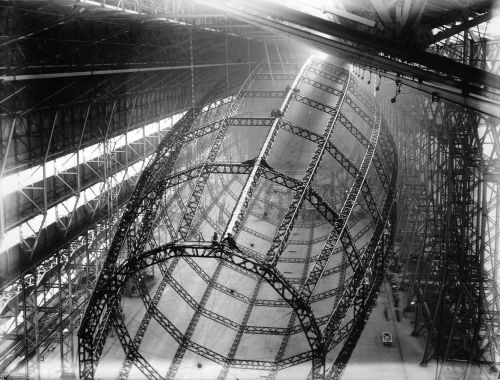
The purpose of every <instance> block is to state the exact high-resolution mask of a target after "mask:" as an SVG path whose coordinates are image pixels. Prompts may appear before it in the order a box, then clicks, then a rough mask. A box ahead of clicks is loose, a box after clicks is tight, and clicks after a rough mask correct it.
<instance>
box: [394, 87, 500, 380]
mask: <svg viewBox="0 0 500 380" xmlns="http://www.w3.org/2000/svg"><path fill="white" fill-rule="evenodd" d="M411 95H412V96H408V97H402V98H401V100H400V106H399V107H398V108H397V109H395V108H394V106H392V107H391V105H389V104H388V103H386V105H385V109H387V110H389V109H390V107H391V109H392V110H391V111H390V113H391V117H390V120H393V123H394V125H396V124H397V125H398V130H397V133H396V135H395V136H396V142H397V145H398V147H399V154H400V156H402V159H401V162H402V165H404V169H403V171H402V176H401V178H400V181H401V182H400V184H399V185H398V188H399V196H398V204H399V205H401V206H400V207H399V213H398V223H397V227H396V231H397V232H398V233H397V240H398V243H397V246H399V252H398V255H399V259H398V260H399V267H400V269H401V270H402V272H403V280H402V281H403V282H402V284H401V287H402V288H407V289H408V290H409V297H408V305H406V307H407V308H408V310H413V311H415V325H414V330H413V334H414V335H420V334H422V332H423V330H424V329H425V331H426V333H427V334H428V337H427V345H426V349H425V352H424V355H423V358H422V363H423V364H426V363H428V362H429V361H430V360H431V359H437V360H438V362H441V363H443V364H442V365H441V366H440V369H439V376H441V374H442V373H443V371H444V363H445V362H446V363H448V362H450V361H451V362H454V361H456V362H462V363H466V366H465V370H464V372H463V373H464V375H463V376H464V377H463V378H464V379H467V378H469V375H470V373H471V372H470V371H471V368H472V367H471V365H472V364H482V363H486V364H489V365H492V366H493V368H494V365H495V363H498V357H499V356H498V343H497V341H498V338H497V334H498V326H499V314H498V295H497V293H496V291H495V290H492V289H496V288H497V285H498V284H496V285H493V284H494V283H495V282H496V280H495V279H496V278H497V276H498V265H497V264H498V260H497V258H498V253H497V252H496V248H494V247H495V244H496V243H495V241H496V239H498V230H497V229H496V228H495V227H493V226H494V222H493V219H492V218H496V215H497V213H496V204H497V201H498V199H497V190H496V184H497V180H496V179H494V178H496V176H495V175H494V174H493V173H495V169H493V167H492V165H493V166H494V165H495V164H494V162H496V155H497V152H496V150H497V149H496V148H495V146H496V145H495V144H496V143H495V142H494V136H495V135H496V134H497V133H498V132H497V127H498V120H497V119H494V118H491V117H488V116H486V115H483V114H479V113H475V112H471V111H468V110H465V109H464V108H461V107H457V106H455V105H453V104H450V103H448V102H443V101H433V99H431V98H429V97H427V96H425V95H422V94H418V93H413V94H411ZM398 101H399V99H398ZM399 108H400V109H401V110H404V112H405V115H404V117H403V116H402V114H401V111H400V110H399ZM408 116H410V117H408ZM416 126H418V128H415V127H416ZM396 267H397V265H396ZM396 270H398V269H396Z"/></svg>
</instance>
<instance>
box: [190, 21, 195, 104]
mask: <svg viewBox="0 0 500 380" xmlns="http://www.w3.org/2000/svg"><path fill="white" fill-rule="evenodd" d="M189 54H190V59H191V108H193V109H194V103H195V99H194V59H193V29H192V28H189Z"/></svg>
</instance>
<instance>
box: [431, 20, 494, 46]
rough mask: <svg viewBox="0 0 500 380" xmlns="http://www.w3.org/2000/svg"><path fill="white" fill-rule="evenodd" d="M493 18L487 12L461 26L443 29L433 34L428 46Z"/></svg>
mask: <svg viewBox="0 0 500 380" xmlns="http://www.w3.org/2000/svg"><path fill="white" fill-rule="evenodd" d="M492 17H493V12H487V13H484V14H482V15H481V16H477V17H476V18H473V19H470V20H466V21H464V22H462V23H461V24H458V25H454V26H451V27H450V28H447V29H444V30H442V31H440V32H438V33H436V34H434V35H433V36H432V38H431V40H430V43H429V44H430V45H432V44H435V43H436V42H439V41H442V40H444V39H446V38H449V37H451V36H454V35H455V34H458V33H460V32H463V31H465V30H467V29H470V28H472V27H474V26H476V25H479V24H481V23H483V22H486V21H489V20H490V19H491V18H492Z"/></svg>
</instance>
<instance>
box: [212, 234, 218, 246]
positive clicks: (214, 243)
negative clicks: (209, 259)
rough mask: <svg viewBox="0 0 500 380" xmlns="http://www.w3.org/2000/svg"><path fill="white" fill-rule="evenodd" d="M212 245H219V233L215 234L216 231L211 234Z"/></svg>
mask: <svg viewBox="0 0 500 380" xmlns="http://www.w3.org/2000/svg"><path fill="white" fill-rule="evenodd" d="M212 245H219V235H217V232H214V234H213V235H212Z"/></svg>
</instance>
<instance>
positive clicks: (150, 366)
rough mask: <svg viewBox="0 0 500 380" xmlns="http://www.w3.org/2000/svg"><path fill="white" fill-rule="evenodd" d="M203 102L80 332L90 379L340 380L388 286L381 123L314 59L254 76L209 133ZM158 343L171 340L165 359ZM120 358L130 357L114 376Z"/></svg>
mask: <svg viewBox="0 0 500 380" xmlns="http://www.w3.org/2000/svg"><path fill="white" fill-rule="evenodd" d="M214 91H217V89H214ZM210 96H213V93H212V94H211V95H210ZM204 101H205V100H204V99H202V100H201V101H200V102H199V103H198V104H197V105H196V106H195V107H194V108H193V109H191V110H190V111H189V112H188V113H187V114H186V115H185V116H184V118H183V119H181V121H180V122H179V123H178V124H177V125H176V126H175V127H174V128H173V130H172V131H171V132H170V133H169V134H168V135H167V136H166V137H165V139H164V141H162V143H161V144H160V146H159V148H158V150H157V152H156V154H155V156H154V158H153V159H152V161H151V163H150V165H149V166H148V167H147V168H146V169H145V171H144V173H143V174H142V176H141V178H140V179H139V182H138V185H137V186H136V189H135V191H134V194H133V195H132V198H131V201H130V202H129V204H128V205H127V207H126V210H125V212H124V215H123V217H122V220H121V222H120V224H119V226H118V230H117V233H116V234H115V238H114V240H113V243H112V245H111V248H110V250H109V252H108V254H107V257H106V260H105V262H104V265H103V268H102V270H101V272H100V274H99V277H98V279H97V284H96V287H95V290H94V292H93V294H92V297H91V300H90V302H89V306H88V308H87V310H86V312H85V315H84V317H83V319H82V323H81V328H80V330H79V334H78V336H79V359H80V377H81V378H84V379H93V378H95V377H106V376H109V374H108V372H103V371H114V372H113V373H114V375H113V377H116V378H119V379H127V378H129V376H133V377H134V378H135V377H137V376H141V373H142V376H144V377H146V378H155V379H163V378H168V379H174V378H176V376H177V375H178V374H180V373H182V374H186V373H187V372H186V371H191V370H190V369H189V368H190V367H189V365H190V364H189V363H193V360H196V361H198V365H197V368H198V369H199V370H201V371H208V372H206V373H207V374H208V373H210V375H208V376H210V377H217V378H218V379H220V380H224V379H227V378H230V377H231V376H233V375H234V376H236V377H237V376H238V373H239V371H263V372H260V373H263V374H265V375H266V376H267V377H268V379H274V378H276V376H277V375H278V374H279V373H280V372H281V371H287V370H288V368H292V367H293V368H294V369H293V370H294V371H296V372H295V376H297V373H298V374H299V376H303V377H304V378H306V377H308V376H311V377H312V378H313V379H323V378H325V376H327V377H329V378H330V377H331V376H335V374H336V373H338V372H339V371H341V370H342V368H343V366H345V363H346V361H347V360H348V357H349V355H350V352H351V351H352V348H353V347H354V345H355V342H356V341H357V339H358V337H359V333H360V331H361V330H362V328H363V325H364V320H365V318H366V315H367V314H368V313H369V310H371V308H372V307H373V301H374V297H375V295H376V293H377V291H378V288H379V287H380V282H381V279H382V276H383V270H384V250H383V244H382V239H383V234H382V231H383V229H384V227H385V225H386V221H387V219H388V218H389V214H390V211H391V207H392V201H393V197H394V188H395V180H396V174H395V173H396V168H397V165H396V160H397V158H396V155H395V153H394V150H393V142H392V138H391V136H390V134H389V133H388V131H387V126H386V124H385V121H384V120H383V118H382V117H381V115H380V112H379V111H378V107H377V105H376V103H375V101H374V100H373V99H372V98H371V97H370V96H369V95H367V94H366V93H364V92H363V90H362V89H361V88H360V87H359V85H357V84H356V80H355V79H354V78H353V77H352V76H351V74H350V73H349V70H347V69H346V68H344V67H342V63H338V62H337V63H332V62H323V61H320V60H318V59H317V58H310V59H308V60H307V61H306V62H305V63H304V64H302V65H298V64H297V63H287V62H280V63H279V64H275V63H272V62H268V64H262V65H260V66H257V67H256V69H255V70H254V71H253V72H251V73H250V74H249V76H248V78H247V80H246V81H245V82H244V84H243V85H242V87H241V88H240V89H239V91H237V92H236V94H235V95H234V96H232V97H231V100H230V102H228V103H226V104H225V105H224V106H221V107H219V109H218V110H217V111H216V112H212V113H211V114H210V117H207V116H205V117H204V118H203V119H201V118H199V114H200V110H201V109H202V108H203V106H204ZM157 231H158V232H160V231H166V233H164V234H161V233H157ZM214 232H216V233H218V234H219V237H225V236H226V235H227V234H228V233H232V234H233V235H234V238H235V240H236V244H237V245H236V246H234V245H233V244H232V243H231V242H230V241H228V242H227V243H226V242H225V241H224V242H221V241H217V239H216V240H215V241H211V239H210V236H211V235H212V234H213V233H214ZM125 243H127V244H125ZM339 243H340V244H339ZM151 268H153V269H151ZM156 268H158V270H156ZM148 273H155V274H154V276H155V277H156V276H157V275H158V273H159V276H160V279H159V282H158V286H155V288H154V291H152V290H149V288H150V285H148V283H147V281H146V278H148V276H151V275H150V274H148ZM121 289H122V290H121ZM123 289H125V291H123ZM127 289H129V290H127ZM130 289H136V290H137V293H136V296H139V299H137V298H134V294H135V293H134V291H130ZM174 305H175V306H174ZM130 308H133V309H134V310H135V308H139V309H137V310H141V309H142V310H144V311H142V314H141V315H144V317H143V318H142V320H140V323H139V327H138V328H135V327H134V328H132V327H131V326H132V325H131V324H130V323H131V322H130V321H129V319H128V318H127V314H128V312H127V310H130ZM183 310H184V311H185V312H186V313H187V314H186V315H185V316H184V317H183V316H182V315H181V314H182V313H183ZM180 313H181V314H180ZM269 321H274V322H273V323H272V324H269V323H268V322H269ZM154 326H156V327H154ZM111 328H112V329H113V330H115V331H116V334H117V338H118V339H117V340H113V339H112V338H110V337H108V334H109V331H110V329H111ZM131 329H134V330H133V331H135V334H132V333H131V331H132V330H131ZM151 329H155V330H154V335H155V336H158V335H165V340H164V342H165V343H161V342H163V340H161V341H158V342H157V343H156V344H159V345H160V346H159V347H157V348H155V349H154V353H152V352H151V347H150V343H149V342H150V340H151V339H153V338H152V335H151V333H150V331H152V330H151ZM157 329H160V330H157ZM215 336H218V337H219V338H218V339H215V338H214V337H215ZM222 336H224V337H228V338H224V339H222V338H220V337H222ZM154 339H156V338H154ZM166 342H170V343H166ZM110 344H111V345H121V346H122V347H123V357H122V358H123V359H121V360H118V361H116V360H114V361H113V363H115V364H114V365H115V367H116V368H115V369H114V370H110V369H109V367H110V363H109V362H108V352H109V349H105V347H108V346H109V345H110ZM164 344H166V345H165V346H163V345H164ZM337 345H343V346H342V348H341V350H340V353H341V354H340V355H339V356H338V357H336V358H335V357H333V356H332V355H331V352H332V349H333V348H334V347H336V346H337ZM148 347H149V348H148ZM193 355H194V356H193ZM160 358H161V362H159V361H158V360H159V359H160ZM116 363H118V364H116ZM205 363H206V364H209V363H210V365H209V366H207V369H204V368H205V366H204V364H205ZM301 363H309V365H307V366H306V367H303V366H298V365H299V364H301ZM111 366H112V365H111ZM104 368H107V369H106V370H105V369H104ZM297 371H298V372H297ZM300 373H302V375H300Z"/></svg>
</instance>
